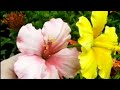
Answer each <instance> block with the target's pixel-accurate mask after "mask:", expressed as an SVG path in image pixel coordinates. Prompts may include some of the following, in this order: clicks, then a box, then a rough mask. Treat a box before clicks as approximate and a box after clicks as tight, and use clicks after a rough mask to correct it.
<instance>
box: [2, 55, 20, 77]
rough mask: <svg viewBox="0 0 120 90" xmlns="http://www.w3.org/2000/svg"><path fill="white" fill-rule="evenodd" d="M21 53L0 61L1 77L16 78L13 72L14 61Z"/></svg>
mask: <svg viewBox="0 0 120 90" xmlns="http://www.w3.org/2000/svg"><path fill="white" fill-rule="evenodd" d="M20 55H21V53H19V54H17V55H14V56H12V57H10V58H8V59H6V60H3V61H1V62H0V63H1V79H17V76H16V74H15V73H14V63H15V62H16V61H17V58H18V57H19V56H20Z"/></svg>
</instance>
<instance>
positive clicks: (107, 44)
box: [94, 26, 118, 50]
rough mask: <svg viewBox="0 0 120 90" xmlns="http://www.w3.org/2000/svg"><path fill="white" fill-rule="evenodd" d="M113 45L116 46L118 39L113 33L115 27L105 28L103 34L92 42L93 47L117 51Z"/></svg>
mask: <svg viewBox="0 0 120 90" xmlns="http://www.w3.org/2000/svg"><path fill="white" fill-rule="evenodd" d="M115 45H118V37H117V34H116V32H115V27H108V26H106V27H105V32H104V33H103V34H101V35H100V36H98V37H97V38H96V39H95V40H94V46H97V47H103V48H107V49H111V50H114V49H117V48H115Z"/></svg>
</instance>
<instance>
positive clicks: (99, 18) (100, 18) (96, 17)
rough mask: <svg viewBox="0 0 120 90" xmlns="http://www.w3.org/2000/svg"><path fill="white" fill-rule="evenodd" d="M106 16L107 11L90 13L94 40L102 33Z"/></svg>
mask: <svg viewBox="0 0 120 90" xmlns="http://www.w3.org/2000/svg"><path fill="white" fill-rule="evenodd" d="M107 16H108V11H92V15H91V22H92V25H93V33H94V37H95V38H96V37H97V36H98V35H100V33H102V31H103V29H104V26H105V24H106V23H107Z"/></svg>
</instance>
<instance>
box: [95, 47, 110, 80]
mask: <svg viewBox="0 0 120 90" xmlns="http://www.w3.org/2000/svg"><path fill="white" fill-rule="evenodd" d="M93 50H94V53H95V57H96V58H95V59H96V61H97V65H98V69H99V75H100V77H101V78H103V79H109V78H110V73H111V68H112V57H111V50H108V49H104V48H98V47H94V48H93Z"/></svg>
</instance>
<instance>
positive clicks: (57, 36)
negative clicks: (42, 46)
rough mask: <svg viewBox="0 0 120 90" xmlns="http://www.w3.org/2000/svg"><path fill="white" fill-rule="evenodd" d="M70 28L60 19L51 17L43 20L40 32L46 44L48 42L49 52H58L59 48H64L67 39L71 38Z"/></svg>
mask: <svg viewBox="0 0 120 90" xmlns="http://www.w3.org/2000/svg"><path fill="white" fill-rule="evenodd" d="M70 32H71V29H70V27H69V26H68V24H67V23H65V22H64V21H63V20H62V19H60V18H58V19H54V18H53V19H51V20H50V21H48V22H45V24H44V26H43V28H42V34H43V36H44V40H45V42H46V44H49V43H52V45H51V44H50V47H49V51H50V53H51V54H54V53H56V52H58V51H59V50H61V49H63V48H66V47H67V45H68V40H69V39H70V38H71V35H70Z"/></svg>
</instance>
